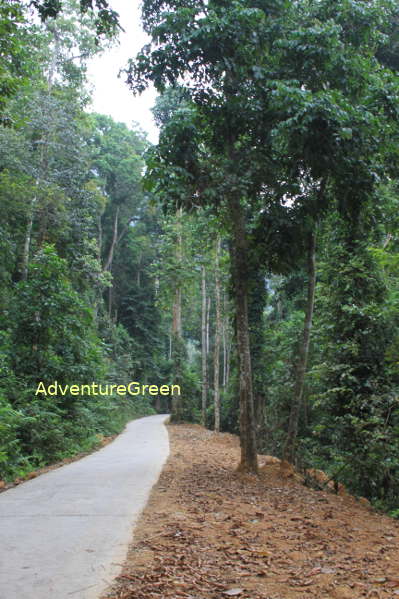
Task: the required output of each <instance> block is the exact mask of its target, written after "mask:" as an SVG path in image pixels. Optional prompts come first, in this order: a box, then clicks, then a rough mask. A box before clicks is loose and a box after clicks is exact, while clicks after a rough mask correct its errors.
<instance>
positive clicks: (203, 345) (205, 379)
mask: <svg viewBox="0 0 399 599" xmlns="http://www.w3.org/2000/svg"><path fill="white" fill-rule="evenodd" d="M201 298H202V305H201V358H202V409H201V424H202V426H205V424H206V406H207V403H208V360H207V343H206V315H207V311H206V305H207V297H206V270H205V266H202V283H201Z"/></svg>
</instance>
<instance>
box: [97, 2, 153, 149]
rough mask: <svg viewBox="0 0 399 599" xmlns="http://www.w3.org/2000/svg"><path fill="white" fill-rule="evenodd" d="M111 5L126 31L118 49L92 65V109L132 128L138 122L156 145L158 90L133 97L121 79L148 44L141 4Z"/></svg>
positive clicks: (114, 49)
mask: <svg viewBox="0 0 399 599" xmlns="http://www.w3.org/2000/svg"><path fill="white" fill-rule="evenodd" d="M110 5H111V7H112V8H113V9H114V10H116V12H118V13H119V16H120V23H121V25H122V27H123V29H124V30H125V32H124V33H121V34H120V38H119V41H120V43H119V46H116V47H114V48H112V49H110V50H106V51H105V52H103V54H101V55H100V56H97V57H96V58H94V59H93V60H92V61H91V63H90V64H89V81H90V82H91V84H92V85H93V86H94V89H93V105H92V110H94V111H95V112H100V113H101V114H107V115H110V116H111V117H112V118H113V119H114V120H115V121H119V122H123V123H126V125H128V126H129V127H130V126H131V125H132V122H133V121H136V122H137V123H138V124H139V125H140V127H141V129H143V130H144V131H146V132H147V134H148V139H149V140H150V141H151V142H152V143H156V142H157V141H158V130H157V127H156V125H155V123H154V121H153V118H152V113H151V111H150V109H151V107H152V106H153V105H154V101H155V97H156V92H155V90H154V89H148V90H146V91H145V92H144V93H143V94H142V95H141V96H133V93H132V92H131V91H130V90H129V88H128V86H127V85H126V83H124V81H123V78H118V72H119V70H120V69H121V68H123V67H125V66H126V63H127V61H128V59H129V58H134V57H135V55H136V54H137V52H138V51H139V50H140V49H141V48H142V46H143V45H144V44H145V43H147V41H148V38H147V36H146V34H145V33H144V32H143V30H142V27H141V21H140V1H139V0H110Z"/></svg>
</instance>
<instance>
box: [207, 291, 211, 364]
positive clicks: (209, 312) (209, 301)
mask: <svg viewBox="0 0 399 599" xmlns="http://www.w3.org/2000/svg"><path fill="white" fill-rule="evenodd" d="M210 314H211V298H210V297H208V302H207V307H206V355H207V356H208V355H209V328H210V326H209V325H210Z"/></svg>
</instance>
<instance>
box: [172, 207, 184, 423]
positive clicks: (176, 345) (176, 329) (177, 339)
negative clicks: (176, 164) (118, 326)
mask: <svg viewBox="0 0 399 599" xmlns="http://www.w3.org/2000/svg"><path fill="white" fill-rule="evenodd" d="M182 217H183V209H182V208H178V209H177V211H176V218H177V225H176V228H177V240H176V258H177V261H178V263H180V262H182V260H183V239H182V222H181V221H182ZM171 355H172V360H173V369H174V376H175V382H176V383H177V384H179V383H180V379H181V376H182V360H183V327H182V286H181V279H180V275H179V277H178V279H177V281H176V287H175V297H174V301H173V307H172V330H171ZM181 411H182V402H181V396H180V395H173V396H172V419H173V420H175V421H177V422H179V421H181Z"/></svg>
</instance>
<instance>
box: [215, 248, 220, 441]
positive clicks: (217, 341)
mask: <svg viewBox="0 0 399 599" xmlns="http://www.w3.org/2000/svg"><path fill="white" fill-rule="evenodd" d="M220 247H221V241H220V236H218V238H217V241H216V255H215V300H216V320H215V348H214V362H213V377H214V379H213V380H214V383H213V386H214V402H215V432H217V433H218V432H219V431H220V388H219V370H220V364H219V358H220V336H221V335H220V333H221V302H220V271H219V261H220Z"/></svg>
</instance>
